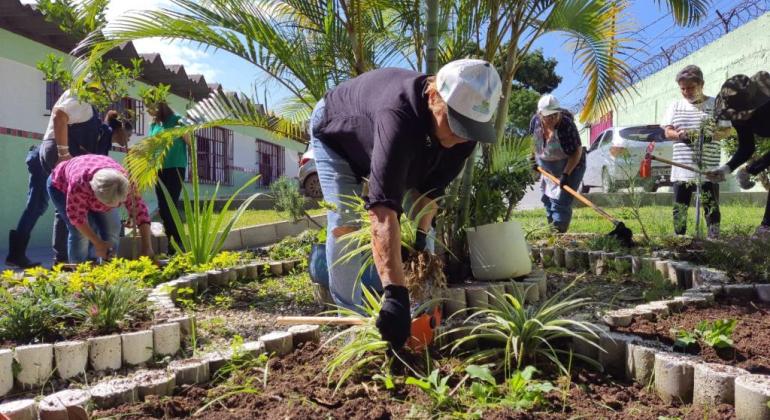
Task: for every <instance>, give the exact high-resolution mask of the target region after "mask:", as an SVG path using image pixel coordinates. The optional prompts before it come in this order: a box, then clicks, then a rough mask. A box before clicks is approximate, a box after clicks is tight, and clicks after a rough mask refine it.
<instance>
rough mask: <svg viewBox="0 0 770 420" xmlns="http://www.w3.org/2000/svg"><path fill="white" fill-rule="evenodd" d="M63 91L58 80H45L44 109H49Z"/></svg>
mask: <svg viewBox="0 0 770 420" xmlns="http://www.w3.org/2000/svg"><path fill="white" fill-rule="evenodd" d="M62 93H64V89H62V87H61V85H59V82H45V110H46V111H49V112H50V111H51V108H53V106H54V105H55V104H56V101H57V100H58V99H59V96H61V94H62Z"/></svg>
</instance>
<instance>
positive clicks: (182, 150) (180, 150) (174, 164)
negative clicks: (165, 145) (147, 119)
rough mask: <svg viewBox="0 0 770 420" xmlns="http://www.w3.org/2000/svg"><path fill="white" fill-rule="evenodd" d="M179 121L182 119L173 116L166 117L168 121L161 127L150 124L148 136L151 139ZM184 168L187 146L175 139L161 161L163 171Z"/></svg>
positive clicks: (179, 138)
mask: <svg viewBox="0 0 770 420" xmlns="http://www.w3.org/2000/svg"><path fill="white" fill-rule="evenodd" d="M181 119H182V117H180V116H179V115H176V114H174V115H171V116H170V117H168V119H166V121H165V122H164V123H163V125H161V124H158V123H152V124H150V134H149V136H151V137H152V136H154V135H156V134H158V133H160V132H162V131H163V130H166V129H168V128H174V127H176V126H178V125H179V120H181ZM186 167H187V144H185V142H184V140H183V139H182V138H181V137H177V138H175V139H174V144H172V145H171V148H170V149H168V152H167V153H166V158H165V159H164V160H163V169H169V168H186Z"/></svg>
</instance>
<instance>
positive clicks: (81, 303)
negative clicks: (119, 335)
mask: <svg viewBox="0 0 770 420" xmlns="http://www.w3.org/2000/svg"><path fill="white" fill-rule="evenodd" d="M73 316H74V318H75V319H77V320H79V321H80V322H81V323H82V326H83V327H84V328H88V329H91V330H93V331H96V332H99V333H110V332H115V331H120V330H121V329H122V328H124V327H126V326H128V325H131V324H132V323H134V322H136V321H139V320H142V319H147V318H149V304H148V303H147V292H146V291H144V290H142V289H137V288H136V285H135V284H134V283H133V282H132V281H131V280H126V279H123V280H117V281H114V282H110V283H105V284H94V283H91V284H89V285H87V286H86V287H84V288H83V290H82V291H81V292H80V293H79V296H78V300H77V307H76V309H75V311H74V313H73Z"/></svg>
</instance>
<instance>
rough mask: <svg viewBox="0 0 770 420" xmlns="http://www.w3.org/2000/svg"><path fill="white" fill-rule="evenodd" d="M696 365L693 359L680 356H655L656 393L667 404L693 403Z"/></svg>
mask: <svg viewBox="0 0 770 420" xmlns="http://www.w3.org/2000/svg"><path fill="white" fill-rule="evenodd" d="M695 363H696V361H695V359H693V358H692V357H687V356H683V355H679V354H674V353H664V352H660V353H656V354H655V391H656V392H657V394H658V396H659V397H660V398H661V399H662V400H663V401H665V402H666V403H667V404H671V403H672V402H674V401H682V402H684V403H690V402H692V394H693V365H694V364H695Z"/></svg>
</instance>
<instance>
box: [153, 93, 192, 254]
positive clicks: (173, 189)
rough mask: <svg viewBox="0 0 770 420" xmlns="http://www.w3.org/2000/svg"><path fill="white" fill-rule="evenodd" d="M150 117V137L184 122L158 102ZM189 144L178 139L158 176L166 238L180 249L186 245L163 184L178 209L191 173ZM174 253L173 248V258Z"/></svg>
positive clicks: (159, 197)
mask: <svg viewBox="0 0 770 420" xmlns="http://www.w3.org/2000/svg"><path fill="white" fill-rule="evenodd" d="M147 113H149V114H150V116H152V124H151V125H150V133H149V135H150V136H154V135H156V134H158V133H160V132H162V131H164V130H167V129H170V128H174V127H177V126H179V125H180V123H179V120H181V118H182V117H180V116H179V115H177V114H175V113H174V111H173V110H171V108H169V106H168V104H167V103H165V102H158V103H157V104H156V105H155V106H151V107H149V106H148V109H147ZM189 144H190V139H189V137H187V136H185V137H184V138H182V137H177V138H175V139H174V143H173V144H172V145H171V148H170V149H169V150H168V152H167V153H166V157H165V158H164V160H163V169H161V170H160V172H159V173H158V179H159V181H160V182H158V184H157V185H156V186H155V194H156V195H157V196H158V212H159V213H160V219H161V221H163V228H164V229H165V231H166V236H167V237H168V239H169V241H171V240H172V239H173V240H175V241H176V243H177V244H178V245H179V246H180V247H181V246H182V241H181V240H180V238H179V230H178V229H177V226H176V224H175V223H174V219H173V217H171V211H170V210H169V203H168V202H167V201H166V196H165V195H164V194H163V188H161V183H162V184H163V185H164V186H165V187H166V190H168V193H169V195H170V196H171V199H172V200H173V202H174V205H176V204H177V203H178V202H179V195H180V194H181V193H182V182H183V181H184V177H185V171H186V169H187V146H188V145H189ZM173 252H174V250H173V247H171V246H169V254H171V253H173Z"/></svg>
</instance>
